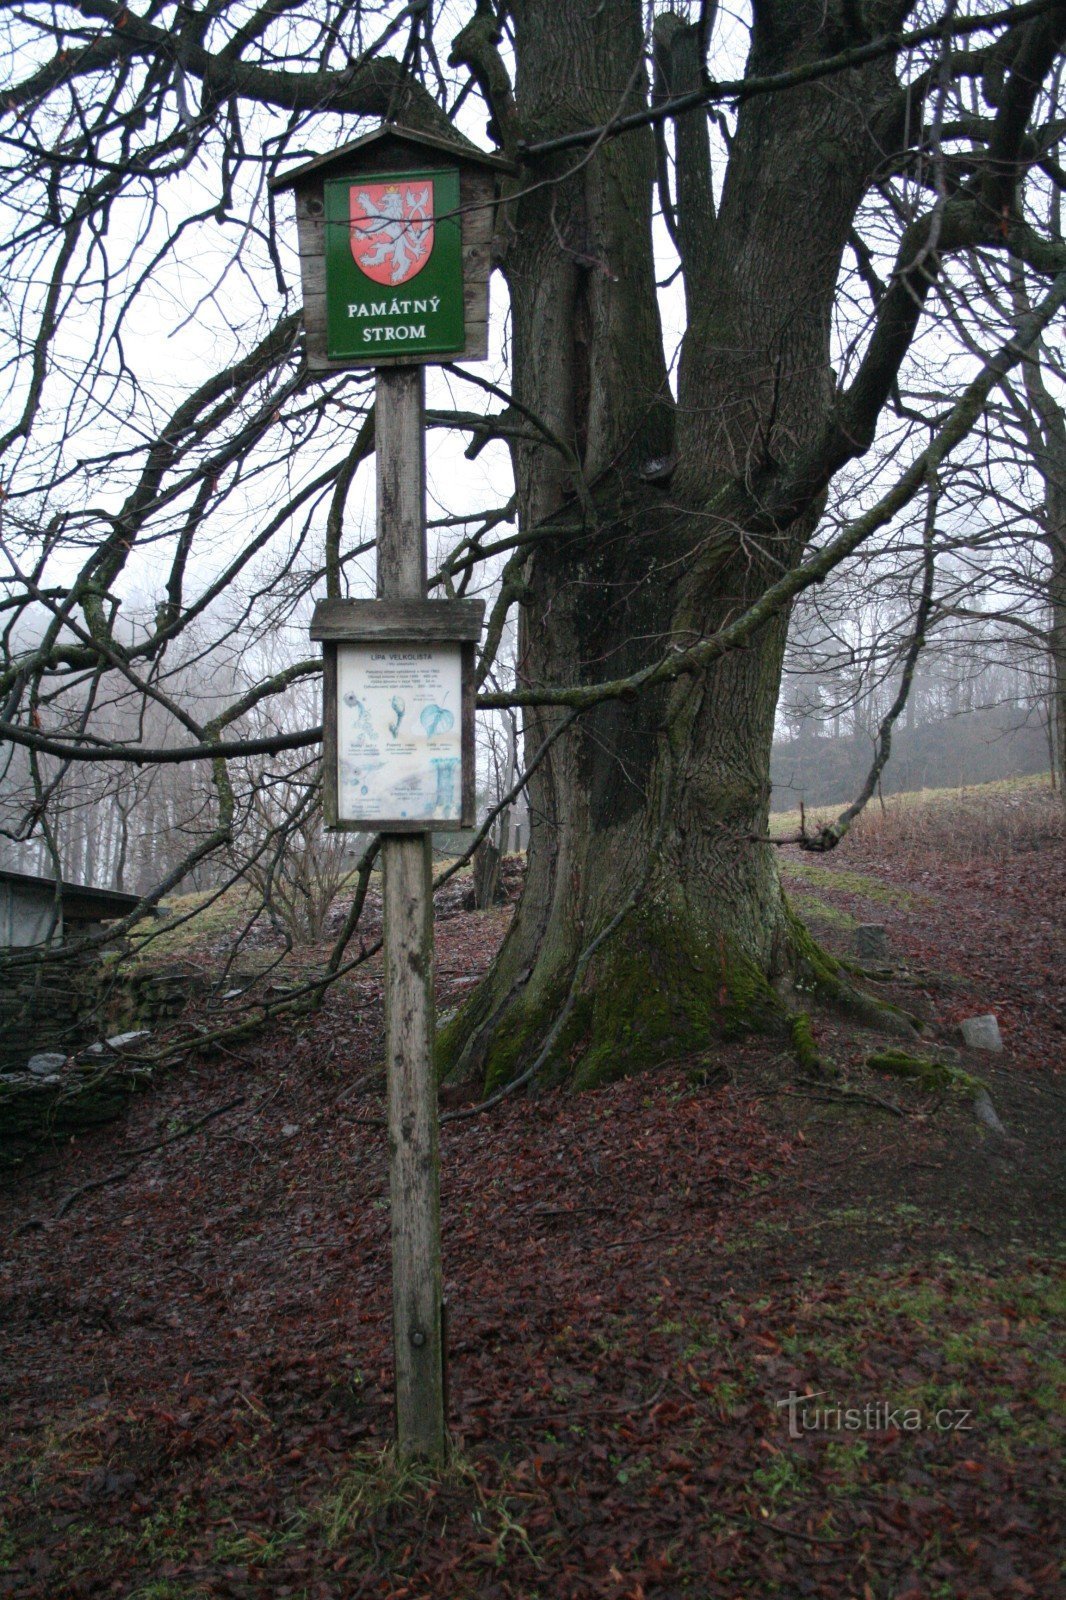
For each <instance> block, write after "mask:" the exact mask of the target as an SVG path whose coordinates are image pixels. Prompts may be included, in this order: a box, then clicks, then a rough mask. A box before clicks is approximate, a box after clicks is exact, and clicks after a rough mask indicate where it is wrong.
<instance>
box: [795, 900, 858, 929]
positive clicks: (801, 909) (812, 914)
mask: <svg viewBox="0 0 1066 1600" xmlns="http://www.w3.org/2000/svg"><path fill="white" fill-rule="evenodd" d="M792 904H793V906H794V907H795V909H796V911H797V912H798V913H799V915H800V916H802V917H806V918H810V919H811V920H813V921H815V922H825V923H828V924H829V925H830V927H833V928H839V929H840V931H841V932H842V933H851V932H852V931H853V930H854V929H855V928H856V927H857V926H858V922H857V919H856V918H855V917H853V916H852V914H851V912H850V911H842V910H841V908H840V907H839V906H834V905H830V904H829V902H828V901H827V900H819V899H818V897H817V896H816V895H813V894H797V895H794V896H793V897H792Z"/></svg>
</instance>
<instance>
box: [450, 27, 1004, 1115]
mask: <svg viewBox="0 0 1066 1600" xmlns="http://www.w3.org/2000/svg"><path fill="white" fill-rule="evenodd" d="M642 9H643V8H642V7H641V6H640V4H639V3H638V0H609V3H607V4H602V3H599V0H595V3H594V0H515V3H514V4H513V6H512V7H511V12H512V15H513V19H514V26H515V58H516V60H517V62H518V64H519V65H518V76H517V79H516V82H515V85H514V96H513V98H511V97H510V95H509V93H508V94H506V95H504V94H501V95H500V96H499V101H498V103H499V116H498V119H497V121H498V126H499V128H500V130H501V133H502V134H503V137H504V141H505V143H506V142H507V141H508V140H509V141H510V142H511V144H512V146H513V144H514V141H515V140H516V138H517V137H518V136H519V135H520V136H521V138H522V139H524V140H525V141H527V142H534V143H535V142H537V141H543V140H545V139H549V138H553V137H555V136H557V135H560V134H565V133H567V132H570V131H572V130H575V129H581V128H587V127H589V126H595V125H598V124H602V123H606V122H608V121H609V120H610V119H612V118H614V117H616V116H619V115H624V114H625V113H626V112H629V111H635V110H639V109H641V108H642V107H643V106H646V104H647V98H648V94H649V84H648V82H647V80H646V77H645V71H644V65H643V60H642V35H641V23H642ZM861 9H862V10H863V12H864V13H865V24H864V25H865V27H866V28H867V29H868V30H869V31H870V32H873V31H876V30H877V29H879V28H888V27H894V26H896V25H898V23H899V22H900V21H901V20H902V18H903V16H904V15H905V14H906V12H907V10H908V7H907V6H906V5H905V4H888V3H874V4H871V5H867V6H866V7H865V8H861ZM857 15H858V12H857V10H856V8H854V7H853V6H850V5H848V4H846V3H844V0H839V3H834V0H829V4H828V5H827V4H826V3H825V0H787V3H786V0H761V3H760V4H758V5H756V7H755V19H756V20H755V26H754V30H753V35H752V40H753V42H752V54H751V58H750V60H749V63H748V71H749V72H752V73H759V74H761V73H773V72H779V71H783V70H785V69H788V68H792V67H795V66H798V65H802V64H803V63H805V62H810V61H812V60H815V59H816V58H817V57H818V56H820V55H822V54H825V53H829V52H831V51H833V50H835V49H840V48H842V47H843V46H845V45H846V44H847V43H848V42H849V41H851V42H854V41H855V37H856V36H855V34H854V33H853V31H852V29H853V25H854V24H855V19H856V17H857ZM698 44H699V41H698V28H697V26H696V25H690V24H689V23H688V22H687V21H686V20H685V19H684V18H680V17H666V18H660V20H659V26H658V31H657V36H656V73H657V76H658V79H659V82H658V83H657V85H656V89H657V91H658V92H660V93H668V94H677V93H683V92H685V91H686V90H687V89H688V88H690V87H692V86H693V85H694V84H696V83H697V82H698V81H699V78H698V74H699V72H700V62H699V54H700V52H699V48H698ZM471 49H472V47H471ZM496 67H497V69H498V67H499V62H498V60H497V62H496ZM481 68H482V78H483V81H486V82H487V81H489V80H490V79H491V78H492V76H493V74H492V72H491V71H490V70H489V68H488V67H487V66H486V65H485V58H484V57H482V61H481ZM496 81H497V84H498V71H497V75H496ZM907 115H908V111H907V106H906V97H905V95H904V94H903V93H902V91H901V89H900V86H899V84H898V82H897V80H896V77H895V72H894V64H893V62H892V61H891V60H890V59H888V58H883V59H881V60H880V61H878V62H876V63H873V64H871V65H867V66H865V67H863V68H862V69H861V70H857V71H852V72H849V73H847V74H844V75H842V76H836V77H834V78H833V79H831V80H830V81H828V82H818V83H811V84H807V85H805V86H802V87H798V88H795V89H790V90H789V91H788V92H786V93H777V94H772V95H764V96H761V97H758V98H752V99H750V100H748V101H747V102H745V104H744V105H743V107H742V109H741V111H740V113H739V119H738V126H737V129H736V133H735V135H734V138H733V142H732V147H731V150H730V156H729V163H728V170H727V172H726V175H725V179H724V183H723V184H722V187H721V195H720V201H719V202H718V203H717V204H716V201H715V197H714V192H713V187H712V181H711V162H710V149H709V143H708V134H707V123H706V118H705V114H704V113H703V112H702V111H700V112H697V113H695V114H694V115H692V116H689V117H685V118H681V119H678V120H677V122H676V125H675V129H676V158H677V180H676V186H675V194H674V198H673V212H674V228H675V237H676V241H677V244H678V248H679V252H680V255H681V258H682V267H683V283H684V291H685V296H686V306H687V313H688V324H687V332H686V335H685V338H684V342H683V346H682V350H681V357H680V366H679V375H678V385H677V399H676V403H675V400H674V398H673V396H672V394H671V389H670V385H669V381H668V376H667V368H666V363H665V360H664V355H663V341H662V334H661V329H660V323H659V312H658V308H657V301H656V289H655V282H654V267H653V259H652V205H653V198H654V195H655V172H656V151H655V143H654V139H655V136H654V135H653V133H652V132H651V131H650V130H648V129H647V128H645V129H642V130H640V131H638V132H634V133H630V134H628V135H627V136H626V137H624V138H618V139H613V140H609V141H606V142H605V143H603V144H602V145H601V146H600V147H599V148H598V149H597V150H596V151H595V152H594V153H593V154H592V155H589V152H588V151H576V152H575V151H574V150H568V151H565V152H562V153H560V154H559V155H558V156H553V157H551V158H550V159H548V160H542V161H541V162H539V163H538V165H537V167H536V169H535V177H536V179H537V180H538V181H536V182H532V183H528V184H526V186H525V187H524V188H522V189H521V191H520V192H519V193H518V195H517V196H516V198H514V199H513V200H512V202H511V203H510V205H509V206H508V207H507V208H506V211H505V215H504V219H503V223H502V227H501V235H500V241H501V257H502V259H501V264H502V267H503V271H504V273H505V276H506V279H507V283H508V287H509V290H510V295H511V306H512V330H511V331H512V344H513V357H514V382H515V393H516V397H517V399H518V401H519V402H520V403H521V406H522V407H525V408H528V412H531V413H534V414H535V416H536V418H537V424H536V428H531V429H530V430H529V431H530V434H531V437H528V438H527V439H525V440H524V441H523V442H522V443H521V444H519V445H517V446H516V447H515V462H516V472H517V480H518V500H519V517H520V525H521V527H522V529H523V530H524V531H525V532H527V533H530V534H536V535H537V540H536V544H535V546H534V553H533V554H532V555H531V556H530V557H529V558H528V560H527V562H526V565H525V567H524V570H523V571H522V573H521V585H522V601H523V604H522V613H521V616H522V620H521V629H520V650H519V660H518V677H519V688H528V689H537V688H539V687H542V686H545V685H580V684H588V683H595V682H597V681H599V680H602V679H604V678H611V679H614V678H620V677H623V676H625V675H626V674H627V673H629V672H631V671H634V670H636V669H638V668H640V667H642V666H644V665H646V664H648V663H650V662H652V661H654V660H657V659H659V658H660V657H661V656H662V655H663V654H664V652H666V651H668V650H669V649H670V648H671V647H674V646H678V645H683V644H688V643H692V642H694V641H695V640H696V639H698V638H700V637H702V636H706V635H708V634H710V633H712V632H713V631H714V630H715V629H716V628H718V627H719V626H721V625H722V624H723V623H724V622H726V621H727V620H729V619H730V618H731V617H733V616H736V615H737V614H738V612H740V611H741V610H742V609H743V608H744V607H745V605H746V604H748V603H750V602H751V601H753V600H754V599H755V598H756V597H757V596H759V595H760V594H761V593H762V592H763V591H764V590H765V588H766V586H767V584H768V583H769V582H771V581H773V579H774V578H776V577H777V576H779V575H780V573H781V572H782V571H783V570H787V569H788V568H789V567H791V566H793V565H794V564H795V562H796V561H797V560H798V558H799V557H800V555H801V553H802V551H803V548H804V546H805V544H806V542H807V540H808V539H809V537H810V534H811V532H812V529H813V527H814V525H815V523H816V521H817V518H818V515H819V512H820V510H821V507H822V503H823V497H824V491H825V489H826V486H827V484H828V482H829V479H830V477H831V476H832V474H833V472H834V471H836V470H837V469H838V468H839V467H840V466H841V465H842V464H843V463H844V462H846V461H847V460H848V459H849V458H852V457H854V456H855V455H857V454H859V453H861V452H862V451H863V450H864V449H865V448H866V447H867V446H868V445H869V443H870V442H871V440H872V437H873V433H874V429H875V427H876V422H877V417H878V415H879V412H880V410H881V408H882V406H883V404H884V402H885V400H886V398H887V396H888V394H889V392H890V389H891V385H892V382H893V380H894V377H895V374H896V372H897V371H898V367H899V363H900V361H901V360H902V358H903V356H904V354H905V352H906V349H907V347H908V344H909V342H910V339H911V336H912V334H913V331H914V327H915V325H916V323H917V320H918V317H919V315H920V311H921V306H922V302H923V300H924V297H925V295H926V293H927V292H928V288H929V285H930V283H931V282H932V280H933V278H934V277H935V272H936V257H935V256H931V257H930V258H929V259H928V260H927V261H926V263H925V265H924V267H923V268H922V269H920V270H918V271H917V272H913V273H908V272H907V271H906V270H901V272H900V274H899V278H898V281H897V284H896V286H895V288H893V289H892V290H890V291H889V293H888V294H886V296H885V298H884V300H883V301H882V305H881V309H880V313H879V316H878V319H877V325H876V327H875V330H874V332H873V336H872V339H871V341H870V344H869V346H868V348H867V351H866V354H865V356H864V359H863V361H862V362H861V363H860V365H859V369H858V372H857V375H856V376H855V378H854V380H853V382H852V384H851V387H850V388H849V389H848V390H847V391H840V390H838V389H837V388H836V385H835V382H834V375H833V372H832V369H831V361H830V333H831V319H832V314H833V305H834V296H835V294H836V292H837V285H838V278H839V274H840V269H841V260H842V256H843V252H844V249H845V247H846V245H847V242H848V236H849V230H850V229H851V228H852V226H853V224H854V219H855V214H856V210H857V208H858V206H859V203H860V201H861V199H862V197H863V195H864V193H865V192H866V190H867V188H868V187H869V185H870V183H871V181H872V179H873V176H874V173H875V171H876V169H877V167H878V164H879V163H880V162H881V161H882V160H883V158H884V151H885V150H886V148H888V149H892V148H895V147H896V146H895V144H894V143H893V141H895V140H898V137H899V133H900V130H901V129H902V127H903V125H904V119H905V117H906V116H907ZM660 168H661V162H660ZM938 226H939V235H940V242H941V244H944V243H948V242H952V241H953V240H954V238H955V236H956V235H958V236H959V237H960V238H962V237H965V238H969V237H970V235H971V234H974V233H975V231H976V224H972V223H971V222H970V220H969V218H968V216H960V217H958V218H954V217H953V219H952V220H951V221H950V222H949V221H947V220H944V219H941V222H940V223H939V224H938ZM920 244H921V237H920V235H915V237H914V238H913V239H911V240H910V241H909V243H908V245H907V250H908V252H909V254H906V255H904V267H905V266H906V265H907V264H908V263H909V260H910V258H911V257H913V256H914V255H915V253H916V252H917V251H918V250H919V248H920ZM923 254H928V252H923ZM527 414H528V413H527ZM786 627H787V617H786V616H785V615H783V614H780V615H778V616H776V617H775V618H774V619H773V620H771V621H770V622H769V623H767V624H766V625H765V626H764V627H763V628H762V630H761V632H760V633H759V634H757V635H756V637H755V639H754V641H753V643H752V644H751V646H750V647H749V648H747V649H744V650H742V651H737V652H734V653H733V654H731V655H728V656H726V657H724V658H723V659H721V660H720V661H719V662H718V663H717V664H716V665H715V666H714V667H713V668H712V669H711V670H708V671H706V672H705V673H704V674H702V675H701V676H699V677H690V678H686V679H682V680H680V681H679V682H678V683H677V684H675V685H673V686H671V687H666V688H662V689H659V690H657V691H655V692H653V693H645V694H642V695H640V696H638V697H635V698H632V699H617V700H614V701H612V702H610V703H607V704H603V705H601V706H600V707H599V708H598V709H596V710H595V711H593V712H591V713H589V714H586V715H585V716H583V717H582V718H581V719H580V720H579V721H578V722H576V723H575V724H573V726H572V727H570V728H569V729H568V731H567V732H566V733H565V734H564V735H563V736H562V737H561V738H560V739H559V740H558V742H557V743H556V744H555V745H554V746H553V747H552V749H551V752H550V755H549V756H548V757H547V759H545V760H544V761H543V763H542V764H541V765H540V766H539V767H538V769H537V770H536V772H535V775H534V777H533V779H532V781H531V784H530V813H531V832H530V845H529V866H528V875H527V883H526V889H525V894H524V896H523V899H522V901H521V904H520V906H519V909H518V911H517V913H516V917H515V921H514V923H513V926H512V928H511V931H510V933H509V936H508V938H507V940H506V943H505V945H504V948H503V951H502V953H501V956H500V958H499V960H498V962H497V963H496V966H495V968H494V969H493V971H492V973H491V974H490V975H489V977H488V978H487V979H486V981H485V982H484V983H483V984H482V985H481V986H480V988H479V990H478V991H477V992H476V993H475V994H474V996H473V997H472V999H471V1001H470V1002H469V1003H468V1005H467V1006H466V1007H465V1008H464V1009H463V1011H462V1012H461V1013H460V1015H459V1016H458V1017H457V1018H456V1019H455V1020H454V1021H453V1022H452V1023H451V1024H450V1025H449V1026H448V1027H447V1028H445V1030H444V1031H443V1035H442V1055H443V1061H442V1065H443V1068H444V1070H446V1071H452V1072H455V1071H458V1072H460V1073H464V1074H467V1075H471V1076H480V1077H482V1078H483V1079H484V1080H485V1081H486V1082H487V1083H488V1084H489V1085H493V1084H498V1083H500V1082H502V1081H505V1080H507V1079H509V1078H512V1077H514V1076H515V1075H516V1074H518V1073H519V1072H521V1071H522V1070H523V1069H526V1068H528V1066H529V1063H530V1061H531V1059H534V1058H535V1056H536V1053H537V1050H538V1047H539V1045H540V1043H541V1041H542V1040H543V1039H544V1037H545V1035H546V1034H547V1032H548V1029H549V1027H550V1025H551V1023H552V1021H553V1019H554V1018H556V1017H557V1016H558V1015H559V1012H560V1009H561V1008H562V1007H563V1006H564V1004H565V1003H566V1001H567V997H568V995H570V993H571V987H572V984H573V979H574V973H575V968H578V969H579V970H580V972H581V982H580V992H579V993H578V994H577V996H576V999H575V1000H574V1003H573V1004H572V1006H571V1009H570V1011H569V1013H568V1020H567V1023H566V1026H565V1028H564V1029H563V1030H562V1032H561V1033H560V1035H559V1037H558V1039H557V1041H556V1045H555V1049H554V1062H555V1066H556V1069H557V1070H559V1071H565V1072H569V1073H571V1074H572V1075H573V1076H574V1078H575V1080H576V1081H577V1082H589V1081H594V1080H596V1079H599V1078H602V1077H603V1076H605V1075H613V1074H616V1073H619V1072H622V1071H625V1070H628V1069H630V1068H632V1067H633V1066H635V1065H640V1064H643V1063H646V1062H648V1061H650V1060H654V1059H655V1058H656V1057H659V1056H662V1055H663V1054H670V1053H674V1052H676V1051H678V1050H681V1049H684V1048H686V1047H692V1046H693V1045H697V1044H700V1043H703V1042H705V1041H707V1040H709V1039H711V1038H713V1037H714V1036H715V1034H716V1033H719V1032H721V1031H722V1030H730V1029H735V1028H738V1027H741V1026H744V1025H747V1024H750V1023H753V1022H758V1021H760V1020H765V1019H766V1018H768V1017H769V1016H772V1015H774V1014H775V1013H776V1014H777V1015H779V1016H780V1014H781V1010H782V1008H781V1004H780V1000H779V998H778V993H779V991H780V990H781V989H782V987H787V985H788V984H789V983H790V982H791V981H792V980H793V979H794V978H795V977H796V976H797V974H798V971H799V969H800V968H801V967H802V966H803V964H804V951H807V952H808V953H809V950H810V946H809V942H807V941H804V940H803V939H802V938H799V939H798V938H797V937H796V927H795V923H794V922H793V921H792V920H791V919H790V917H789V915H788V911H787V907H786V905H785V903H784V900H783V897H782V893H781V889H780V884H779V881H778V875H777V870H776V865H775V861H774V857H773V851H772V849H771V848H770V847H768V846H766V845H759V844H757V843H754V842H753V840H754V839H757V838H758V837H759V836H761V835H765V832H766V823H767V812H768V803H769V794H770V781H769V760H770V747H771V741H772V735H773V724H774V713H775V707H776V702H777V695H778V690H779V685H780V673H781V664H782V655H783V647H784V640H785V631H786ZM563 715H564V712H563V709H562V708H555V707H552V708H548V707H538V708H536V709H534V710H533V711H531V712H530V713H529V715H528V716H527V730H526V741H527V753H529V752H531V751H532V750H533V749H536V748H538V747H539V746H540V744H541V742H542V741H543V739H544V738H545V737H546V736H547V735H548V734H549V733H550V732H551V730H552V728H553V727H554V726H556V725H557V724H558V721H559V719H560V718H561V717H562V716H563ZM630 902H632V909H631V910H630V911H629V912H628V914H627V915H626V916H625V917H624V919H622V920H621V921H620V922H619V924H618V926H617V928H616V929H615V931H614V932H613V933H612V935H611V937H610V938H609V939H608V940H606V941H604V943H603V945H602V947H600V948H599V949H598V950H597V952H596V955H595V957H594V958H593V961H592V963H591V965H589V966H588V968H587V970H585V969H584V968H582V967H580V965H579V958H580V957H581V956H582V952H584V951H586V950H587V948H588V946H589V944H590V943H591V941H593V940H594V939H595V938H596V936H597V935H598V934H599V933H601V932H602V930H603V929H604V928H605V927H607V926H608V925H609V924H610V923H611V920H612V918H614V917H616V916H617V915H618V912H619V911H620V909H622V908H624V907H625V906H626V905H627V904H628V903H630Z"/></svg>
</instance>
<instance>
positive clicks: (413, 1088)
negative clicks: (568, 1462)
mask: <svg viewBox="0 0 1066 1600" xmlns="http://www.w3.org/2000/svg"><path fill="white" fill-rule="evenodd" d="M424 399H425V384H424V373H423V368H421V367H394V368H391V369H386V368H381V369H379V371H378V374H377V389H376V415H375V422H374V438H375V449H376V454H377V489H378V513H377V548H378V598H379V599H381V600H424V599H425V593H426V536H425V426H424V422H425V417H424V410H425V406H424ZM382 855H383V858H384V870H385V894H384V916H385V1062H386V1068H387V1072H388V1107H389V1191H390V1195H391V1204H392V1335H393V1350H394V1359H395V1368H396V1442H397V1446H398V1448H399V1450H400V1452H401V1454H405V1455H422V1456H428V1457H431V1458H439V1457H440V1456H442V1455H443V1453H444V1448H445V1419H444V1375H443V1370H442V1364H443V1352H442V1349H441V1265H440V1153H439V1147H438V1135H437V1084H436V1074H435V1070H434V1063H433V1043H434V1021H435V1018H434V1000H433V878H432V866H431V852H430V833H429V832H428V830H427V831H422V832H417V833H411V834H386V835H385V837H384V838H383V839H382Z"/></svg>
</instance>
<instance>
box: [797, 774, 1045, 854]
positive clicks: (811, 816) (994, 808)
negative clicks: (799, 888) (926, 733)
mask: <svg viewBox="0 0 1066 1600" xmlns="http://www.w3.org/2000/svg"><path fill="white" fill-rule="evenodd" d="M841 809H842V807H840V806H821V807H819V808H818V809H817V811H814V810H811V811H808V812H807V816H806V824H807V830H808V832H809V833H816V832H817V831H818V828H819V827H820V826H821V825H822V824H823V823H826V822H831V821H832V820H833V819H834V818H835V817H836V816H837V814H838V813H839V811H840V810H841ZM799 828H800V813H799V811H798V810H792V811H775V812H774V813H773V814H772V816H771V817H770V837H771V838H772V839H785V838H788V836H789V835H790V834H796V833H798V831H799ZM1064 836H1066V812H1064V810H1063V804H1062V799H1061V796H1060V795H1059V794H1058V793H1057V791H1056V790H1054V789H1052V787H1051V781H1050V778H1049V777H1048V775H1047V774H1046V773H1043V774H1036V775H1034V776H1029V777H1023V778H1001V779H998V780H997V781H996V782H994V783H982V784H975V785H972V786H970V787H966V788H958V789H915V790H912V791H910V792H908V793H906V794H895V795H890V796H889V797H888V798H887V799H886V800H885V802H884V806H883V807H882V806H881V805H869V806H867V807H866V810H865V811H864V812H863V813H862V815H861V816H860V817H859V818H858V819H857V821H856V822H855V823H854V825H853V826H852V829H851V831H850V833H849V834H848V836H847V840H846V841H845V844H844V846H843V847H842V848H844V849H846V848H847V847H848V844H854V845H855V846H856V847H857V848H858V849H860V850H863V851H868V852H871V853H872V852H874V851H877V852H884V853H889V852H891V853H892V854H894V855H896V856H900V857H904V858H906V857H908V856H913V855H917V854H936V855H938V856H940V857H941V858H942V859H944V860H946V861H970V860H973V859H975V858H977V857H981V856H1002V855H1009V854H1011V853H1012V852H1013V851H1015V850H1022V849H1029V848H1035V847H1036V846H1037V845H1039V844H1041V843H1043V842H1044V841H1047V840H1051V839H1062V838H1063V837H1064Z"/></svg>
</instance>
